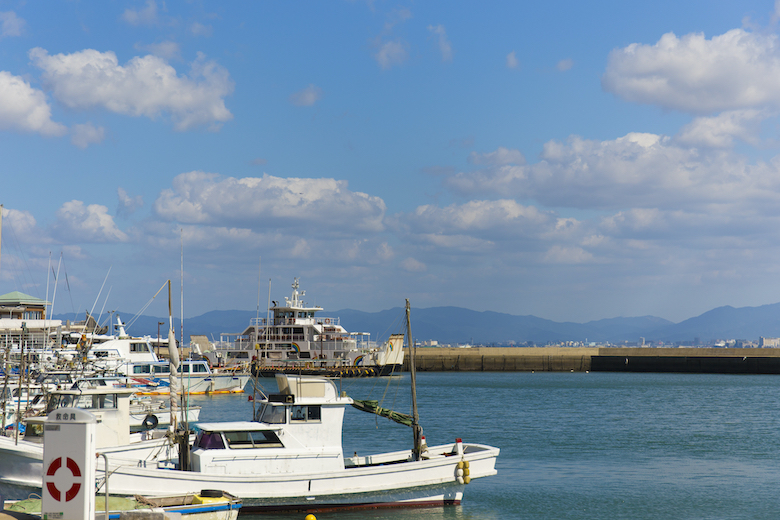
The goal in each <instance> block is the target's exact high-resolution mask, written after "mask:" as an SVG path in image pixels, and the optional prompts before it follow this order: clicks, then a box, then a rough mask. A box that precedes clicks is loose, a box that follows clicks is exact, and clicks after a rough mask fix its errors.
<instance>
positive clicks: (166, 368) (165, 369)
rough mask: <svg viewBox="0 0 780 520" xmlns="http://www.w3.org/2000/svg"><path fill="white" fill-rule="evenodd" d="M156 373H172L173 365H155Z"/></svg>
mask: <svg viewBox="0 0 780 520" xmlns="http://www.w3.org/2000/svg"><path fill="white" fill-rule="evenodd" d="M154 373H155V374H170V373H171V366H170V365H155V366H154Z"/></svg>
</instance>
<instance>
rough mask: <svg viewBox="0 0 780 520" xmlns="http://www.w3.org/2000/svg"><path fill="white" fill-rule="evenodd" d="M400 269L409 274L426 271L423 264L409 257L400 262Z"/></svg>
mask: <svg viewBox="0 0 780 520" xmlns="http://www.w3.org/2000/svg"><path fill="white" fill-rule="evenodd" d="M401 267H402V268H403V269H404V270H405V271H409V272H410V273H421V272H424V271H426V270H427V269H428V267H427V266H426V265H425V264H424V263H422V262H420V261H419V260H416V259H414V258H411V257H409V258H406V259H404V260H403V261H402V262H401Z"/></svg>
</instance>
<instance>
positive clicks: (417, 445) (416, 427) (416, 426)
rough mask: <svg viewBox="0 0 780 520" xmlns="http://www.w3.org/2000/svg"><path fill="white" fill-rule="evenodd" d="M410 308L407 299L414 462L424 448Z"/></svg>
mask: <svg viewBox="0 0 780 520" xmlns="http://www.w3.org/2000/svg"><path fill="white" fill-rule="evenodd" d="M409 314H410V307H409V299H408V298H407V299H406V341H407V342H408V344H409V372H410V373H411V376H412V433H413V435H414V448H412V457H413V458H414V460H420V450H421V447H422V440H421V439H422V426H420V414H419V413H417V372H416V370H415V366H414V355H415V348H414V340H413V339H412V320H411V318H410V317H409Z"/></svg>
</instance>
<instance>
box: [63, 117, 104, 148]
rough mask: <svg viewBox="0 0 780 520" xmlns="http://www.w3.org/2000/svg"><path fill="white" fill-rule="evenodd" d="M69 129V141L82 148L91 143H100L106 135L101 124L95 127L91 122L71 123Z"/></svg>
mask: <svg viewBox="0 0 780 520" xmlns="http://www.w3.org/2000/svg"><path fill="white" fill-rule="evenodd" d="M70 131H71V136H70V142H71V143H73V144H74V145H76V146H78V147H79V148H81V149H82V150H83V149H84V148H86V147H88V146H89V145H91V144H98V143H102V142H103V139H105V137H106V131H105V129H104V128H103V127H102V126H98V127H95V126H94V125H92V123H86V124H83V125H73V127H72V128H71V130H70Z"/></svg>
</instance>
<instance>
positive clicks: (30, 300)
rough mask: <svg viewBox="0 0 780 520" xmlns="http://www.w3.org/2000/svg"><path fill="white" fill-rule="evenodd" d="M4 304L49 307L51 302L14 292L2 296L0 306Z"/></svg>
mask: <svg viewBox="0 0 780 520" xmlns="http://www.w3.org/2000/svg"><path fill="white" fill-rule="evenodd" d="M4 303H26V304H28V305H30V304H33V305H48V304H49V302H47V301H46V300H41V299H40V298H36V297H35V296H30V295H29V294H24V293H23V292H19V291H14V292H9V293H8V294H4V295H2V296H0V305H2V304H4Z"/></svg>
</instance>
